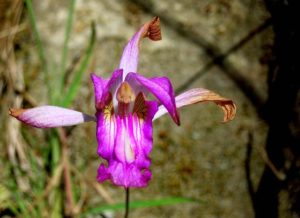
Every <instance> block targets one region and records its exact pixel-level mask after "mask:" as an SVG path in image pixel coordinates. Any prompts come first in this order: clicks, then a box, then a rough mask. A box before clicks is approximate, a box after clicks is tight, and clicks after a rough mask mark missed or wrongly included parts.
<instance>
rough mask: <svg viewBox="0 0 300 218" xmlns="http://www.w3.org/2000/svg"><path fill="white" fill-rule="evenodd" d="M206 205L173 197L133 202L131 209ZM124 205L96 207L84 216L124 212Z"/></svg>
mask: <svg viewBox="0 0 300 218" xmlns="http://www.w3.org/2000/svg"><path fill="white" fill-rule="evenodd" d="M188 202H193V203H204V202H203V201H200V200H196V199H191V198H182V197H173V198H164V199H157V200H145V201H131V202H130V205H129V207H130V208H142V207H158V206H165V205H172V204H181V203H188ZM124 207H125V205H124V203H116V204H111V205H104V206H101V207H95V208H90V209H87V211H86V212H84V213H83V214H82V215H83V216H86V215H91V214H99V213H101V212H103V211H107V210H113V211H116V210H122V209H124Z"/></svg>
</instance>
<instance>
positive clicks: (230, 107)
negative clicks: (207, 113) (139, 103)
mask: <svg viewBox="0 0 300 218" xmlns="http://www.w3.org/2000/svg"><path fill="white" fill-rule="evenodd" d="M175 101H176V107H177V108H180V107H184V106H187V105H191V104H197V103H200V102H214V103H215V104H217V105H218V106H219V107H220V108H221V109H222V110H223V112H224V119H223V122H228V121H230V120H233V118H234V117H235V114H236V105H235V104H234V103H233V101H232V100H230V99H227V98H224V97H222V96H220V95H218V94H217V93H215V92H213V91H210V90H207V89H202V88H195V89H190V90H188V91H186V92H184V93H182V94H180V95H178V96H177V97H176V98H175ZM165 113H166V110H165V108H164V107H163V106H160V107H159V110H158V112H157V113H156V114H155V117H154V119H157V118H158V117H160V116H162V115H164V114H165Z"/></svg>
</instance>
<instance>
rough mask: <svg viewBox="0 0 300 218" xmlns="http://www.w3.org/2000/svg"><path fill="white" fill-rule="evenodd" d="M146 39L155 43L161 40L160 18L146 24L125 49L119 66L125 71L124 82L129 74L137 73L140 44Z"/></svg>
mask: <svg viewBox="0 0 300 218" xmlns="http://www.w3.org/2000/svg"><path fill="white" fill-rule="evenodd" d="M144 37H149V38H150V39H151V40H153V41H157V40H161V33H160V21H159V18H158V17H154V18H153V19H152V20H151V21H149V22H148V23H146V24H144V25H143V26H142V27H141V28H140V29H139V31H138V32H136V33H135V34H134V36H133V37H132V38H131V39H130V41H129V42H128V43H127V45H126V47H125V48H124V51H123V54H122V58H121V61H120V66H119V68H120V69H123V71H124V74H123V80H124V79H125V77H126V75H127V73H129V72H136V71H137V65H138V57H139V42H140V40H141V39H142V38H144Z"/></svg>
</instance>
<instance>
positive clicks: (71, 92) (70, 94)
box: [61, 23, 96, 107]
mask: <svg viewBox="0 0 300 218" xmlns="http://www.w3.org/2000/svg"><path fill="white" fill-rule="evenodd" d="M91 29H92V33H91V36H90V40H89V45H88V48H87V50H86V52H85V55H84V57H83V60H82V63H81V65H80V67H79V69H78V70H77V71H76V72H75V75H74V78H73V80H72V82H71V84H70V87H69V88H68V89H67V94H66V95H65V97H64V99H63V101H62V103H61V106H63V107H68V106H69V105H70V104H71V102H72V101H73V99H74V97H75V96H76V93H77V91H78V88H79V86H80V81H81V78H82V76H83V73H84V71H85V70H86V69H87V67H88V64H89V62H90V59H91V57H92V53H93V48H94V44H95V40H96V28H95V24H94V23H92V26H91Z"/></svg>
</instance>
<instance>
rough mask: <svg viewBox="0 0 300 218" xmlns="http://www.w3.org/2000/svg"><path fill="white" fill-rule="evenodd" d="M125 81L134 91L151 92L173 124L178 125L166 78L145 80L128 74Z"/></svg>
mask: <svg viewBox="0 0 300 218" xmlns="http://www.w3.org/2000/svg"><path fill="white" fill-rule="evenodd" d="M125 80H126V81H128V83H129V84H130V85H131V86H132V87H135V89H141V90H143V89H146V90H147V91H149V92H151V93H152V94H153V95H154V96H155V97H156V98H157V99H158V100H159V101H160V103H161V104H162V105H164V107H165V108H166V109H167V111H168V112H169V114H170V115H171V117H172V118H173V120H174V122H175V123H176V124H177V125H179V124H180V121H179V115H178V113H177V109H176V104H175V97H174V91H173V87H172V84H171V82H170V80H169V79H168V78H167V77H154V78H150V79H147V78H145V77H143V76H141V75H139V74H138V73H129V74H128V75H127V77H126V78H125Z"/></svg>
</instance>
